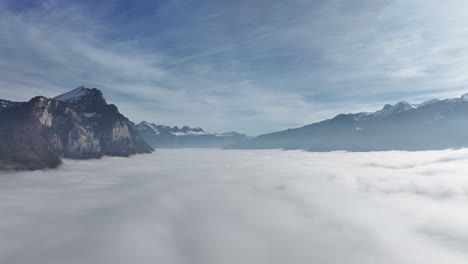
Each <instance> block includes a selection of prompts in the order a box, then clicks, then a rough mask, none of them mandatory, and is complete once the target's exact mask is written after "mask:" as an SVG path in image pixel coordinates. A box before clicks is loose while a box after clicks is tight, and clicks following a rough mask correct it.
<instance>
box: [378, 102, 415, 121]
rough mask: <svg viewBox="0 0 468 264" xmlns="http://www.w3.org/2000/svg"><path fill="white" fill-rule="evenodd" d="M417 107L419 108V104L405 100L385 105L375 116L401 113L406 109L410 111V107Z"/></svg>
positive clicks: (381, 116) (382, 116)
mask: <svg viewBox="0 0 468 264" xmlns="http://www.w3.org/2000/svg"><path fill="white" fill-rule="evenodd" d="M415 108H417V106H415V105H413V104H410V103H408V102H405V101H401V102H398V103H397V104H395V105H389V104H387V105H385V106H384V108H382V110H379V111H377V112H375V113H374V114H373V116H374V117H375V118H384V117H387V116H389V115H393V114H399V113H401V112H405V111H408V110H410V109H415Z"/></svg>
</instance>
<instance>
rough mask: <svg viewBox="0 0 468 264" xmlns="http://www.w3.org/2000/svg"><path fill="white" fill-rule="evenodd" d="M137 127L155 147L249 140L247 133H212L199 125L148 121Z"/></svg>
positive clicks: (209, 145)
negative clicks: (169, 124)
mask: <svg viewBox="0 0 468 264" xmlns="http://www.w3.org/2000/svg"><path fill="white" fill-rule="evenodd" d="M135 128H136V129H137V130H138V131H139V133H140V135H141V136H142V137H143V138H144V139H145V140H146V141H147V142H148V143H149V144H150V145H151V146H153V147H155V148H224V147H226V146H228V145H231V144H234V143H237V142H241V141H244V140H247V136H246V135H243V134H239V133H237V132H227V133H222V134H210V133H207V132H205V131H204V130H203V129H202V128H199V127H194V128H192V127H188V126H184V127H182V128H179V127H176V126H175V127H169V126H164V125H156V124H153V123H149V122H146V121H143V122H141V123H139V124H138V125H136V126H135Z"/></svg>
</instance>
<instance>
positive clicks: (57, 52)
mask: <svg viewBox="0 0 468 264" xmlns="http://www.w3.org/2000/svg"><path fill="white" fill-rule="evenodd" d="M467 11H468V4H466V3H464V2H463V1H458V0H457V1H454V2H453V3H451V4H447V3H443V2H440V1H435V0H434V1H420V0H410V1H400V0H388V1H369V0H360V1H354V2H353V3H352V4H350V3H349V1H339V0H335V1H300V0H294V1H288V2H283V1H255V2H252V1H235V2H232V1H207V2H203V3H198V2H196V1H158V2H157V3H156V2H153V1H139V2H138V3H137V2H133V1H118V2H105V3H104V2H103V3H95V2H94V1H80V2H76V1H66V0H58V1H37V2H30V1H12V0H4V1H3V2H1V3H0V14H1V17H0V21H1V23H0V29H1V32H2V34H1V35H0V80H1V81H0V87H1V89H0V92H1V94H0V97H1V98H5V99H14V100H27V99H29V97H32V96H33V95H37V94H43V95H46V96H53V95H56V94H58V93H61V92H63V91H65V90H67V89H71V88H74V87H76V86H79V85H82V84H83V85H86V86H93V87H94V86H95V87H98V88H100V89H102V90H103V91H104V93H105V95H106V97H108V99H109V101H111V102H112V103H116V104H117V105H118V106H120V107H121V110H122V111H123V112H124V113H125V114H126V115H128V116H129V117H130V118H131V119H133V120H134V121H140V120H143V119H147V120H149V121H152V122H156V123H164V124H168V125H185V124H187V125H194V126H202V127H204V128H206V129H207V130H211V131H223V130H240V131H241V132H248V133H250V134H258V133H262V132H268V131H274V130H279V129H284V128H288V127H295V126H301V125H305V124H308V123H311V122H313V121H318V120H321V119H323V118H327V117H331V116H332V115H334V114H338V113H342V112H352V111H357V110H376V107H378V106H379V105H380V104H384V103H393V102H395V101H399V100H403V99H405V100H412V99H413V100H426V99H431V98H432V97H436V96H438V97H451V96H458V95H459V94H461V93H464V92H465V88H466V85H467V84H468V79H467V77H466V74H465V73H466V71H467V69H468V63H467V61H468V52H467V51H466V49H465V44H466V41H467V40H468V38H467V37H466V36H467V34H466V32H467V30H466V27H465V26H464V25H465V24H466V22H468V21H467V20H468V19H467V18H466V15H465V14H466V12H467ZM246 81H249V82H250V83H249V85H245V83H246ZM176 106H177V107H176ZM278 106H279V107H280V109H281V111H282V112H281V113H279V111H276V110H273V109H274V108H275V107H278ZM177 109H179V110H177Z"/></svg>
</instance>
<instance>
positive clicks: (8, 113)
mask: <svg viewBox="0 0 468 264" xmlns="http://www.w3.org/2000/svg"><path fill="white" fill-rule="evenodd" d="M78 90H79V91H80V92H81V94H80V95H81V96H79V98H77V97H73V96H71V94H69V93H72V94H74V93H76V92H77V91H78ZM78 90H77V89H75V90H73V91H71V92H69V93H66V94H68V98H67V99H68V100H65V99H63V96H64V95H66V94H64V95H61V96H62V98H61V97H60V96H59V97H56V98H55V99H50V98H45V97H40V96H39V97H34V98H33V99H31V100H30V101H29V102H25V103H15V102H9V101H4V100H3V102H9V103H4V104H3V105H5V106H4V107H2V108H0V124H1V125H0V137H1V138H2V140H1V141H0V169H27V170H33V169H42V168H48V167H50V168H53V167H57V166H58V165H60V163H61V160H60V158H62V157H64V158H72V159H88V158H100V157H102V156H104V155H109V156H124V157H126V156H129V155H132V154H137V153H149V152H151V151H152V150H153V149H152V148H151V147H150V146H149V145H148V144H147V143H146V142H145V141H144V140H143V139H142V138H141V137H140V135H139V134H138V132H137V131H135V130H134V129H133V123H132V122H131V121H130V120H128V119H127V118H126V117H125V116H124V115H122V114H121V113H119V111H118V109H117V107H116V106H115V105H111V104H107V103H106V101H105V99H104V97H103V96H102V93H101V92H100V91H99V90H97V89H89V88H84V87H80V88H78ZM90 111H93V112H90Z"/></svg>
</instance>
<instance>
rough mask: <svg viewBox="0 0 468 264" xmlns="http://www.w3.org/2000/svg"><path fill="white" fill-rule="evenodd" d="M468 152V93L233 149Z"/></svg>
mask: <svg viewBox="0 0 468 264" xmlns="http://www.w3.org/2000/svg"><path fill="white" fill-rule="evenodd" d="M460 147H468V94H465V95H463V96H461V97H460V98H453V99H446V100H438V99H433V100H430V101H427V102H424V103H421V104H410V103H408V102H405V101H402V102H399V103H397V104H395V105H385V106H384V107H383V108H382V109H381V110H379V111H376V112H369V113H367V112H366V113H356V114H340V115H337V116H335V117H334V118H332V119H327V120H324V121H321V122H318V123H314V124H310V125H306V126H304V127H300V128H295V129H288V130H284V131H279V132H275V133H270V134H264V135H260V136H258V137H255V138H252V139H250V140H247V141H244V142H240V143H235V144H233V145H230V146H228V148H240V149H271V148H282V149H306V150H311V151H333V150H349V151H379V150H432V149H446V148H460Z"/></svg>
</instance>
